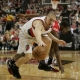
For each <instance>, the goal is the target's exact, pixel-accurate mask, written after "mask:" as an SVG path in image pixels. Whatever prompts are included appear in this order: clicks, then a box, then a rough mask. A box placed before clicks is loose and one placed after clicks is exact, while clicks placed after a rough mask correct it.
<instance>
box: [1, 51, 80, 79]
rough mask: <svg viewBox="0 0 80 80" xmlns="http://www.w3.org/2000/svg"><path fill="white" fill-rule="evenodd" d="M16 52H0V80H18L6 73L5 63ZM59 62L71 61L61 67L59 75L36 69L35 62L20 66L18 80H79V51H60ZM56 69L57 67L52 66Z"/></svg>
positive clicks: (36, 64)
mask: <svg viewBox="0 0 80 80" xmlns="http://www.w3.org/2000/svg"><path fill="white" fill-rule="evenodd" d="M15 53H16V51H8V52H5V53H4V52H2V51H0V80H19V79H16V78H14V77H13V76H12V75H10V74H9V73H8V71H7V67H6V64H5V61H6V60H7V59H8V58H12V56H14V54H15ZM60 56H61V60H69V61H73V62H72V63H68V64H65V65H63V67H64V70H65V72H64V73H63V74H61V72H60V71H59V72H58V73H55V72H50V71H49V72H47V71H43V70H39V69H38V63H37V62H36V61H35V62H34V63H33V62H31V63H30V62H29V63H27V64H23V65H21V66H20V68H19V70H20V74H21V76H22V78H21V79H20V80H80V51H60ZM53 67H55V68H57V69H58V66H53Z"/></svg>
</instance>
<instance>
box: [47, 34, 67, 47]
mask: <svg viewBox="0 0 80 80" xmlns="http://www.w3.org/2000/svg"><path fill="white" fill-rule="evenodd" d="M48 36H49V37H50V38H51V39H52V40H53V41H55V42H57V43H58V44H60V45H61V46H65V45H66V42H65V41H64V40H59V39H58V38H56V37H55V36H53V35H52V34H51V33H48Z"/></svg>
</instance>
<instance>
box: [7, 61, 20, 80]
mask: <svg viewBox="0 0 80 80" xmlns="http://www.w3.org/2000/svg"><path fill="white" fill-rule="evenodd" d="M7 67H8V72H9V73H10V74H12V75H13V76H14V77H16V78H18V79H20V78H21V76H20V74H19V68H18V67H17V66H16V65H15V64H11V60H7Z"/></svg>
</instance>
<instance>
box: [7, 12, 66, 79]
mask: <svg viewBox="0 0 80 80" xmlns="http://www.w3.org/2000/svg"><path fill="white" fill-rule="evenodd" d="M54 21H56V16H55V14H54V13H53V12H50V13H48V14H47V16H43V17H34V18H32V19H30V20H29V21H28V22H27V23H25V24H24V25H23V26H22V27H21V30H20V34H19V46H18V51H17V54H16V55H15V56H14V57H13V59H11V60H8V61H7V66H8V69H9V73H10V72H11V73H12V75H13V76H14V77H16V78H18V79H20V78H21V75H20V73H19V66H20V65H22V64H24V63H25V62H28V61H29V60H30V59H31V58H32V56H29V55H28V53H32V44H33V43H34V42H36V43H37V44H38V46H42V47H43V46H44V48H45V57H46V56H47V55H48V53H49V50H50V47H51V43H52V40H54V41H55V42H57V43H58V44H60V45H62V46H64V45H66V42H65V41H63V40H59V39H58V38H56V37H54V36H53V35H52V34H51V33H50V30H49V28H50V26H51V25H52V23H53V22H54ZM46 30H47V31H46ZM45 40H46V42H45ZM27 46H28V47H29V49H27ZM36 51H37V48H36ZM41 51H42V50H41ZM45 57H44V59H45ZM45 67H46V66H45ZM49 68H50V67H49ZM50 69H51V68H50Z"/></svg>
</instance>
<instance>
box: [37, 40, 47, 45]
mask: <svg viewBox="0 0 80 80" xmlns="http://www.w3.org/2000/svg"><path fill="white" fill-rule="evenodd" d="M38 46H46V44H45V43H44V42H43V41H40V42H39V43H38Z"/></svg>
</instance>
